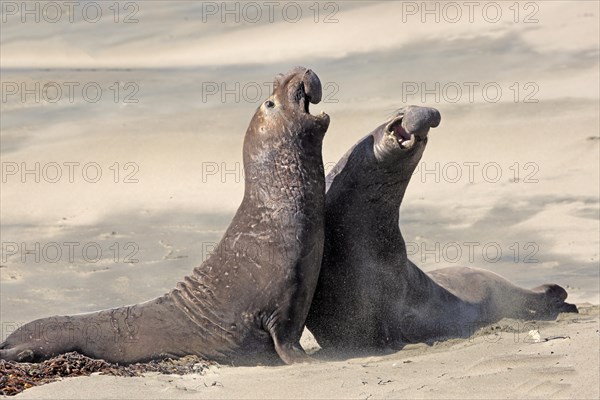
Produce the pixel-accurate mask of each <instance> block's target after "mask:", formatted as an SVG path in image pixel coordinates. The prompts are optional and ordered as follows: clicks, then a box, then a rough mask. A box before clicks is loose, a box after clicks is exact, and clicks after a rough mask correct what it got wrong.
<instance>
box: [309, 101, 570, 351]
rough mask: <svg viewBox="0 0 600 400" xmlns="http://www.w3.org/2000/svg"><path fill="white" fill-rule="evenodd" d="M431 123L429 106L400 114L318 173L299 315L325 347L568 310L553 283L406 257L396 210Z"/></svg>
mask: <svg viewBox="0 0 600 400" xmlns="http://www.w3.org/2000/svg"><path fill="white" fill-rule="evenodd" d="M440 119H441V117H440V114H439V112H438V111H437V110H435V109H432V108H423V107H415V106H409V107H406V108H403V109H401V110H399V111H398V112H397V113H396V114H395V115H394V116H393V117H392V118H390V119H389V120H388V121H386V122H385V123H383V124H382V125H380V126H379V127H377V128H376V129H375V130H374V131H373V132H372V133H371V134H369V135H367V136H366V137H365V138H363V139H362V140H360V141H359V142H358V144H356V145H355V146H354V147H353V148H352V149H350V151H348V153H347V154H346V155H345V156H344V157H343V158H342V159H341V160H340V161H339V162H338V164H337V165H336V166H335V167H334V168H333V170H332V171H331V173H330V174H329V175H328V176H327V184H328V188H327V195H326V200H325V251H324V255H323V264H322V266H321V273H320V276H319V283H318V285H317V289H316V292H315V296H314V299H313V303H312V305H311V309H310V312H309V316H308V318H307V327H308V329H309V330H310V331H311V332H312V333H313V334H314V336H315V338H316V339H317V341H318V342H319V343H320V344H321V345H322V346H323V347H324V348H327V347H330V346H333V347H344V348H353V347H354V348H368V347H371V348H386V347H387V348H400V347H402V346H403V344H405V343H409V342H419V341H428V340H432V339H436V338H442V337H452V336H468V334H469V329H472V328H473V327H474V326H477V325H478V324H481V323H486V322H492V321H496V320H499V319H500V318H502V317H520V318H521V317H522V318H541V317H544V318H545V317H553V316H556V315H557V313H559V312H562V311H573V312H576V311H577V309H576V307H575V306H574V305H571V304H568V303H565V302H564V300H565V298H566V297H567V293H566V291H565V290H564V289H563V288H561V287H560V286H558V285H544V286H541V287H538V288H536V289H533V290H527V289H522V288H519V287H517V286H515V285H513V284H511V283H510V282H508V281H507V280H505V279H503V278H502V277H500V276H499V275H497V274H494V273H492V272H488V271H485V270H482V269H472V268H460V267H457V268H445V269H441V270H437V271H433V272H431V273H430V274H426V273H424V272H423V271H421V270H420V269H419V268H418V267H417V266H416V265H415V264H413V263H412V262H411V261H410V260H409V259H408V257H407V253H406V246H405V242H404V239H403V238H402V234H401V232H400V229H399V207H400V204H401V203H402V199H403V196H404V193H405V191H406V188H407V186H408V183H409V182H410V179H411V176H412V174H413V172H414V170H415V167H416V166H417V164H418V162H419V160H420V159H421V156H422V154H423V151H424V150H425V147H426V145H427V140H428V132H429V129H430V127H436V126H438V124H439V123H440ZM470 332H472V331H470Z"/></svg>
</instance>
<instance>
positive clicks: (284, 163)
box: [244, 138, 325, 208]
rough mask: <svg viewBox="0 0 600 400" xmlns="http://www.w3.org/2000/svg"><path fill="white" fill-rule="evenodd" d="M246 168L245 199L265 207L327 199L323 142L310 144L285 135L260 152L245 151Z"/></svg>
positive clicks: (297, 204) (298, 204)
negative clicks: (307, 144) (322, 151)
mask: <svg viewBox="0 0 600 400" xmlns="http://www.w3.org/2000/svg"><path fill="white" fill-rule="evenodd" d="M249 154H255V156H253V157H250V156H248V155H249ZM244 171H245V174H244V176H245V194H244V198H245V200H252V201H253V202H256V203H258V204H261V205H262V206H263V207H267V208H281V207H282V206H283V205H286V204H287V205H291V206H294V207H300V206H301V205H302V204H304V203H307V202H314V201H319V198H320V199H321V200H320V201H324V200H323V199H324V197H325V183H324V172H323V158H322V156H321V143H311V145H310V146H306V145H304V144H303V143H302V142H301V141H300V140H292V139H289V138H287V139H286V138H281V139H279V140H278V141H276V142H274V143H269V147H264V148H261V149H259V151H258V152H251V151H245V152H244Z"/></svg>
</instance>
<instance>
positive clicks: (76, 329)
mask: <svg viewBox="0 0 600 400" xmlns="http://www.w3.org/2000/svg"><path fill="white" fill-rule="evenodd" d="M321 94H322V89H321V82H320V81H319V78H318V77H317V75H316V74H315V73H314V72H312V71H311V70H310V69H306V68H303V67H296V68H294V69H292V70H291V71H290V72H288V73H287V74H280V75H278V76H277V77H276V79H275V82H274V88H273V93H272V94H271V96H270V97H269V98H268V99H267V100H266V101H265V102H264V103H262V104H261V105H260V106H259V107H258V109H257V110H256V113H255V114H254V117H253V118H252V120H251V122H250V126H249V127H248V130H247V132H246V136H245V139H244V152H243V158H244V166H245V169H246V174H245V193H244V197H243V200H242V203H241V205H240V207H239V209H238V211H237V213H236V214H235V216H234V218H233V221H232V222H231V224H230V226H229V228H228V229H227V231H226V233H225V235H224V238H223V239H222V240H221V242H220V244H219V245H218V246H217V248H216V249H215V251H214V252H213V254H212V255H211V256H210V257H209V258H208V259H207V260H206V261H205V262H204V263H203V264H202V265H200V266H199V267H196V268H195V269H194V270H193V273H192V274H191V275H189V276H187V277H185V278H184V279H183V280H182V281H181V282H180V283H178V284H177V287H176V288H175V289H173V290H172V291H171V292H169V293H167V294H165V295H163V296H160V297H158V298H156V299H154V300H150V301H148V302H145V303H141V304H136V305H132V306H126V307H120V308H114V309H109V310H103V311H99V312H93V313H86V314H78V315H72V316H55V317H50V318H43V319H39V320H36V321H33V322H30V323H28V324H25V325H23V326H22V327H21V328H19V329H18V330H16V331H15V332H13V333H12V334H11V335H10V336H9V337H8V338H7V339H6V341H4V342H3V343H2V344H1V345H0V349H1V350H0V358H2V359H6V360H18V361H39V360H42V359H47V358H49V357H52V356H54V355H57V354H61V353H65V352H69V351H78V352H80V353H82V354H84V355H86V356H89V357H93V358H102V359H105V360H107V361H110V362H119V363H132V362H139V361H145V360H150V359H157V358H164V357H178V356H184V355H188V354H193V355H198V356H201V357H205V358H208V359H212V360H216V361H219V362H225V363H229V362H231V363H233V362H235V363H238V364H244V363H246V362H250V363H253V362H257V360H262V359H263V357H266V358H267V360H269V361H272V360H273V359H275V360H276V359H277V355H279V357H280V358H281V359H282V360H283V361H284V362H285V363H293V362H297V361H305V360H308V359H309V357H308V356H307V355H306V354H305V352H304V350H302V348H301V347H300V344H299V341H300V336H301V334H302V330H303V328H304V322H305V319H306V315H307V314H308V310H309V306H310V303H311V300H312V296H313V293H314V289H315V287H316V284H317V279H318V274H319V268H320V263H321V258H322V252H323V241H324V237H323V229H324V228H323V226H324V221H323V209H324V201H325V174H324V168H323V161H322V155H321V152H322V151H321V150H322V142H323V137H324V135H325V132H326V131H327V128H328V126H329V116H328V115H327V114H325V113H321V114H320V115H317V116H313V115H311V114H310V112H309V110H308V106H309V103H314V104H316V103H319V101H320V100H321ZM249 249H250V250H249ZM252 249H254V250H252ZM275 352H276V354H275Z"/></svg>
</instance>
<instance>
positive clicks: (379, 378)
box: [16, 305, 600, 399]
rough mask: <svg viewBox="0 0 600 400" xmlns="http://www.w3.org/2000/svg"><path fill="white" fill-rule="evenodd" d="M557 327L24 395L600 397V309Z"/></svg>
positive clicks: (92, 380)
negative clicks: (344, 356)
mask: <svg viewBox="0 0 600 400" xmlns="http://www.w3.org/2000/svg"><path fill="white" fill-rule="evenodd" d="M580 309H581V314H579V315H574V314H561V315H560V316H559V318H558V320H557V321H552V322H528V323H525V322H523V321H513V320H502V321H500V322H499V323H497V324H494V325H492V326H491V327H488V328H484V329H481V330H479V331H478V332H477V333H476V334H475V335H474V336H473V337H472V338H470V339H469V340H450V341H446V342H441V343H436V344H435V345H433V346H427V345H414V346H408V347H407V348H405V349H403V350H402V351H400V352H396V353H393V354H387V355H371V356H362V357H357V358H350V359H346V360H343V361H335V360H332V359H331V358H330V357H332V356H331V355H330V356H329V358H328V357H326V356H321V355H320V353H316V354H315V355H314V357H315V358H316V359H318V360H320V361H319V362H317V363H314V364H304V365H294V366H285V367H211V368H210V369H209V370H207V371H206V372H205V373H203V374H201V375H200V374H190V375H183V376H179V375H160V374H157V373H151V374H146V375H145V376H144V377H143V378H117V377H111V376H101V375H94V376H91V377H82V378H68V379H64V380H62V381H60V382H55V383H51V384H48V385H45V386H40V387H35V388H32V389H29V390H27V391H25V392H23V393H22V394H20V395H17V396H16V398H19V399H21V398H22V399H51V398H61V399H113V398H128V399H163V398H169V399H197V398H198V399H213V398H218V399H239V398H244V399H258V398H268V399H274V398H310V399H313V398H317V399H324V398H332V399H333V398H335V399H338V398H339V399H376V398H387V399H392V398H394V399H395V398H456V399H465V398H468V399H504V398H518V399H524V398H539V399H547V398H571V399H595V398H598V396H600V390H599V387H598V385H597V384H596V383H597V382H598V381H597V379H598V365H599V364H598V363H599V354H598V342H599V340H600V333H599V330H598V328H599V326H598V322H599V319H598V316H599V315H598V311H599V309H598V307H597V306H596V307H592V306H589V305H587V306H586V305H580Z"/></svg>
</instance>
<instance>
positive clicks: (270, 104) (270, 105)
mask: <svg viewBox="0 0 600 400" xmlns="http://www.w3.org/2000/svg"><path fill="white" fill-rule="evenodd" d="M265 106H266V107H268V108H273V107H275V103H273V102H272V101H271V100H267V101H265Z"/></svg>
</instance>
